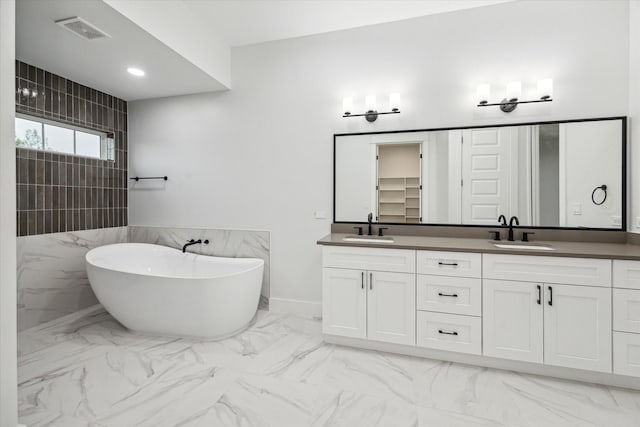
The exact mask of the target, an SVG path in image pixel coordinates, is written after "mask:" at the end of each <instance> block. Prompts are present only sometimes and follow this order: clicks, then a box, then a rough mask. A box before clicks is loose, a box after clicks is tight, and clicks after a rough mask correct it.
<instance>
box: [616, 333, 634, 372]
mask: <svg viewBox="0 0 640 427" xmlns="http://www.w3.org/2000/svg"><path fill="white" fill-rule="evenodd" d="M613 373H614V374H618V375H631V376H634V377H640V334H630V333H627V332H614V333H613Z"/></svg>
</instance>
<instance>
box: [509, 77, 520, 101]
mask: <svg viewBox="0 0 640 427" xmlns="http://www.w3.org/2000/svg"><path fill="white" fill-rule="evenodd" d="M521 94H522V82H519V81H516V82H510V83H509V84H507V100H508V101H512V102H513V101H517V100H518V99H519V98H520V95H521Z"/></svg>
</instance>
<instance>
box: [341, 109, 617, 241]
mask: <svg viewBox="0 0 640 427" xmlns="http://www.w3.org/2000/svg"><path fill="white" fill-rule="evenodd" d="M625 187H626V118H624V117H615V118H605V119H589V120H575V121H559V122H544V123H523V124H517V125H505V126H503V125H500V126H483V127H475V128H471V127H469V128H455V129H432V130H418V131H394V132H376V133H359V134H339V135H334V221H335V222H337V223H340V222H366V221H367V216H368V215H369V213H372V214H373V215H372V216H373V218H374V221H375V222H379V223H388V224H428V225H438V224H446V225H478V226H487V225H489V226H490V225H495V224H497V218H498V216H499V215H501V214H502V215H505V216H506V217H507V218H510V217H511V216H517V217H518V218H519V220H520V225H523V226H529V227H544V228H596V229H625V227H626V213H625V211H626V203H625V200H626V199H625V197H626V188H625Z"/></svg>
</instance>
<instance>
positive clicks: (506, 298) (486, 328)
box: [482, 280, 544, 363]
mask: <svg viewBox="0 0 640 427" xmlns="http://www.w3.org/2000/svg"><path fill="white" fill-rule="evenodd" d="M482 286H483V298H482V300H483V310H482V311H483V313H482V320H483V322H482V323H483V354H484V355H485V356H492V357H500V358H503V359H513V360H522V361H526V362H535V363H542V360H543V355H544V353H543V336H542V333H543V327H542V316H543V309H542V301H541V299H542V284H536V283H526V282H512V281H508V280H483V282H482Z"/></svg>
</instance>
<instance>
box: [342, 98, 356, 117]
mask: <svg viewBox="0 0 640 427" xmlns="http://www.w3.org/2000/svg"><path fill="white" fill-rule="evenodd" d="M342 111H343V113H344V115H345V116H350V115H351V113H352V112H353V98H351V97H346V98H343V99H342Z"/></svg>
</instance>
